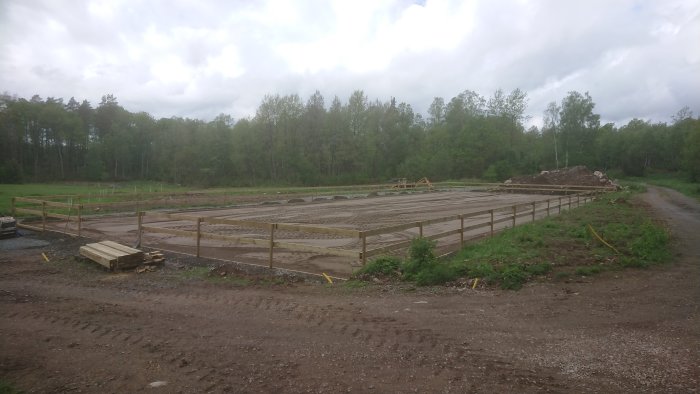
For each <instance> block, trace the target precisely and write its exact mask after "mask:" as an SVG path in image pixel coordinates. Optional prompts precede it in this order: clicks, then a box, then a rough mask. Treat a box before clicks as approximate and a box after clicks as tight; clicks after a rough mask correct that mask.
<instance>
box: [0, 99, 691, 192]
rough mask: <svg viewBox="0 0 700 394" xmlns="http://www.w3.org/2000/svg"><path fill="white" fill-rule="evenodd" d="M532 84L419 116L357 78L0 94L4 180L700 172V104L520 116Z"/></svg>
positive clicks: (279, 180)
mask: <svg viewBox="0 0 700 394" xmlns="http://www.w3.org/2000/svg"><path fill="white" fill-rule="evenodd" d="M527 102H528V99H527V93H526V92H523V91H521V90H519V89H516V90H513V91H511V92H504V91H503V90H500V89H499V90H497V91H496V92H494V93H493V94H492V95H491V96H490V97H485V96H482V95H480V94H479V93H477V92H474V91H470V90H465V91H464V92H462V93H460V94H459V95H457V96H456V97H453V98H451V99H450V100H449V101H446V100H445V99H443V98H439V97H436V98H435V99H434V100H433V102H432V104H431V105H430V107H429V108H428V109H427V116H426V117H425V118H424V117H423V116H422V115H421V114H420V113H416V112H414V110H413V108H411V106H410V105H408V104H406V103H404V102H397V100H396V99H395V98H392V99H391V100H389V101H388V102H382V101H379V100H374V101H372V100H370V99H369V98H368V97H367V96H366V94H365V93H364V92H363V91H361V90H357V91H355V92H353V93H352V94H351V95H350V97H349V98H348V99H347V101H343V100H341V99H340V98H339V97H337V96H336V97H333V99H332V100H330V102H328V101H327V100H326V98H325V97H324V96H323V95H322V94H321V93H320V92H318V91H316V92H315V93H314V94H313V95H311V96H310V97H309V98H308V99H306V101H304V100H303V99H302V98H301V97H300V96H299V95H296V94H292V95H268V96H265V98H264V99H263V100H262V102H261V103H260V105H259V107H258V108H257V111H256V113H255V115H254V116H251V117H249V118H244V119H237V120H234V119H233V118H232V117H231V116H229V115H225V114H221V115H219V116H217V117H216V118H215V119H214V120H212V121H210V122H205V121H202V120H197V119H188V118H184V119H183V118H178V117H172V118H162V119H155V118H154V117H153V116H151V115H150V114H148V113H146V112H136V113H132V112H129V111H127V110H126V109H124V108H123V107H122V106H121V105H119V102H118V101H117V98H116V97H114V96H113V95H105V96H103V97H102V100H101V101H100V103H99V104H98V105H97V107H93V105H92V104H91V103H89V102H88V101H86V100H83V101H82V102H79V101H77V100H76V99H75V98H72V97H71V98H70V99H69V100H68V101H67V102H65V101H64V100H63V99H61V98H53V97H48V98H46V99H42V98H41V97H39V96H37V95H35V96H34V97H32V98H31V99H28V100H27V99H25V98H18V97H16V96H12V95H10V94H7V93H5V94H3V95H2V96H0V155H1V156H0V157H1V159H0V183H21V182H45V181H60V180H71V181H80V180H84V181H120V180H156V181H164V182H172V183H176V184H182V185H192V186H214V185H222V186H223V185H225V186H255V185H273V184H274V185H306V186H313V185H333V184H360V183H368V182H387V181H389V180H390V179H392V178H395V177H406V178H409V179H418V178H421V177H424V176H427V177H428V178H430V179H431V180H436V181H439V180H447V179H466V178H478V179H483V180H488V181H501V180H504V179H507V178H509V177H511V176H513V175H517V174H525V173H528V174H529V173H535V172H538V171H540V170H544V169H553V168H560V167H565V166H573V165H579V164H582V165H587V166H589V167H590V168H594V169H602V170H605V171H611V170H614V171H619V172H620V173H622V174H624V175H628V176H643V175H644V174H646V173H648V172H650V171H660V172H678V173H683V174H684V175H686V176H688V177H689V179H690V180H693V181H697V180H699V179H700V118H694V117H693V114H692V112H691V111H689V109H688V108H687V107H686V108H683V109H681V110H680V111H678V113H677V114H676V115H675V116H673V122H672V123H671V124H667V123H654V122H652V121H649V120H640V119H633V120H631V121H629V122H628V123H627V124H625V125H623V126H620V127H617V126H616V125H614V124H610V123H609V124H601V122H600V115H599V114H597V113H596V106H595V103H594V101H593V98H592V97H591V96H590V95H589V94H588V93H583V94H582V93H580V92H576V91H572V92H569V93H568V94H567V95H566V96H565V97H564V98H562V100H561V101H560V102H552V103H550V104H549V106H548V107H547V109H546V111H545V113H544V114H543V116H544V124H543V126H542V127H541V129H540V128H537V127H530V128H529V129H526V127H525V126H524V124H525V123H526V121H527V117H526V112H525V111H526V109H527Z"/></svg>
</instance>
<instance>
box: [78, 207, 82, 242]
mask: <svg viewBox="0 0 700 394" xmlns="http://www.w3.org/2000/svg"><path fill="white" fill-rule="evenodd" d="M82 210H83V206H82V205H80V200H78V237H80V232H81V231H82V229H83V217H82V216H81V212H82Z"/></svg>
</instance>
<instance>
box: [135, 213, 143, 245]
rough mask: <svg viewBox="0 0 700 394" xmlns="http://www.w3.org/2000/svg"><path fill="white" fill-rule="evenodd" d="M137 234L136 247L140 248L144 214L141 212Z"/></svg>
mask: <svg viewBox="0 0 700 394" xmlns="http://www.w3.org/2000/svg"><path fill="white" fill-rule="evenodd" d="M136 233H137V235H136V236H137V237H138V238H137V239H136V247H137V248H140V247H141V234H142V233H143V212H139V215H138V229H137V230H136Z"/></svg>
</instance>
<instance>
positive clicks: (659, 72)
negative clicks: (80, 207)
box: [0, 0, 700, 122]
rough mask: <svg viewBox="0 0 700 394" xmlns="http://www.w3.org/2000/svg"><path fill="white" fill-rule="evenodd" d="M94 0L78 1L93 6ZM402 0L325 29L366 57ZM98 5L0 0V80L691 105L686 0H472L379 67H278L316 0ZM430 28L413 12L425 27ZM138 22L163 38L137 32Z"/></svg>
mask: <svg viewBox="0 0 700 394" xmlns="http://www.w3.org/2000/svg"><path fill="white" fill-rule="evenodd" d="M100 3H101V2H95V3H94V4H93V7H97V9H98V10H99V9H100V6H99V4H100ZM412 3H413V2H408V1H407V2H402V1H399V2H396V3H391V4H390V5H386V6H384V5H382V7H383V8H381V10H380V11H378V14H376V15H372V16H370V17H369V18H368V19H367V20H357V21H352V22H353V23H352V24H351V25H350V26H351V27H352V28H351V31H349V32H340V33H349V35H348V37H351V39H352V40H353V41H351V43H360V46H359V48H360V49H359V52H358V53H356V54H354V53H353V55H354V56H359V57H363V56H364V57H366V58H367V59H368V60H371V58H370V56H376V54H375V55H369V54H368V53H366V52H363V50H364V46H367V47H369V46H371V45H372V44H374V43H376V42H378V41H380V39H381V38H382V37H379V36H375V34H378V32H384V31H387V29H390V28H391V25H390V24H391V23H393V22H395V21H396V20H397V18H400V17H401V15H402V12H403V11H404V10H405V9H406V7H408V6H410V5H411V4H412ZM95 4H96V5H97V6H95ZM106 4H107V6H106V7H105V8H104V10H109V8H110V6H109V4H113V6H112V9H111V14H110V13H109V12H106V13H105V15H103V16H102V17H98V16H94V15H92V14H91V12H90V7H91V3H90V2H73V1H68V0H66V1H60V0H59V1H49V0H46V1H20V0H9V1H5V2H2V3H0V86H1V87H2V89H3V90H8V91H9V92H11V93H17V94H19V95H20V96H24V97H31V95H33V94H35V93H36V94H40V95H41V96H44V97H45V96H56V97H64V98H68V97H71V96H75V97H76V98H79V99H82V98H86V99H88V100H90V101H91V102H92V103H93V105H96V104H97V103H98V102H99V98H100V97H101V96H102V95H103V94H107V93H113V94H115V95H116V96H117V98H118V99H119V101H120V103H122V105H124V106H125V107H127V108H128V109H129V110H132V111H142V110H143V111H147V112H149V113H151V114H152V115H154V116H156V117H170V116H182V117H195V118H203V119H206V120H208V119H212V118H213V117H214V116H216V115H218V114H219V113H222V112H223V113H229V114H232V115H233V116H234V117H236V118H242V117H246V116H253V115H254V112H255V108H256V107H257V105H258V104H259V103H260V101H261V100H262V98H263V96H264V95H265V94H276V93H279V94H290V93H298V94H300V95H301V96H302V98H303V99H304V100H305V99H306V98H307V97H308V96H309V95H310V94H312V93H313V92H314V91H315V90H317V89H318V90H319V91H321V93H323V94H324V95H325V96H326V103H327V104H329V103H330V101H331V99H332V97H333V96H335V95H337V96H339V97H340V98H341V99H342V100H346V99H347V97H348V96H349V95H350V93H351V92H352V91H353V90H355V89H362V90H364V91H365V92H366V94H367V95H368V96H369V97H370V98H372V99H374V98H379V99H380V100H382V101H385V100H388V99H389V98H390V97H392V96H393V97H396V98H397V99H398V100H400V101H405V102H407V103H409V104H411V105H412V106H413V108H414V111H416V112H419V113H425V111H426V110H427V107H428V105H429V104H430V102H431V101H432V99H433V97H435V96H440V97H443V98H445V99H446V100H449V99H450V98H451V97H453V96H455V95H457V94H458V93H459V92H461V91H463V90H465V89H470V90H475V91H477V92H479V93H480V94H482V95H484V96H489V95H491V94H492V93H493V92H494V91H495V90H496V89H498V88H503V89H504V90H512V89H515V88H521V89H523V90H525V91H527V92H528V93H529V97H530V105H529V107H528V112H529V113H530V114H531V115H533V119H537V118H538V117H539V116H540V115H541V114H542V111H543V110H544V108H545V107H546V105H547V103H548V102H550V101H560V100H561V99H562V98H563V97H564V95H565V94H566V92H568V91H571V90H579V91H582V92H583V91H589V92H590V93H591V95H592V97H593V99H594V101H595V102H596V104H597V107H596V109H597V110H598V111H599V113H601V116H602V118H603V120H604V121H613V122H625V121H627V120H629V119H631V118H633V117H638V118H643V119H651V120H658V121H667V120H669V119H670V115H672V114H673V113H675V112H676V111H677V110H678V109H679V108H681V107H682V106H685V105H689V106H691V109H692V110H693V111H694V112H695V113H696V114H698V113H700V107H698V106H699V105H700V73H698V72H697V70H699V69H700V64H698V62H700V60H699V59H700V47H698V46H697V44H696V41H697V36H698V33H699V32H700V6H699V5H698V4H697V2H695V1H692V0H687V1H683V0H669V1H664V2H657V1H625V0H622V1H615V2H609V1H588V2H572V1H510V2H506V1H497V2H493V1H480V2H478V3H477V6H476V7H475V9H474V13H475V14H474V16H473V21H474V25H473V28H472V29H471V30H470V31H469V32H468V33H467V34H466V35H464V36H463V37H461V39H460V40H459V42H458V44H457V45H456V46H455V47H454V48H451V49H449V50H446V49H440V48H438V47H437V46H436V47H435V48H427V49H424V50H420V51H410V50H407V51H400V52H398V53H397V54H396V55H395V56H394V57H393V58H391V59H390V62H389V65H388V66H387V67H386V68H383V69H380V70H372V71H364V72H351V71H349V68H348V67H347V65H346V64H344V63H343V62H342V61H341V60H342V59H343V58H342V56H343V55H345V53H343V52H342V51H338V52H333V53H330V52H329V53H313V52H311V53H309V55H310V56H318V57H319V58H320V59H323V60H329V62H328V64H330V66H329V67H325V68H322V69H320V70H319V71H313V72H310V71H306V72H299V73H298V72H295V71H294V70H292V69H291V68H290V66H289V65H290V63H292V62H291V61H292V60H293V61H301V62H302V63H303V61H304V60H305V59H303V58H300V59H290V58H289V55H288V54H287V55H283V52H282V51H280V48H281V45H289V44H305V43H307V42H309V40H320V39H323V38H325V37H333V36H332V34H335V33H338V32H337V31H336V27H337V26H339V24H340V23H341V21H340V20H339V19H338V18H342V15H338V13H337V12H336V11H335V8H334V6H333V4H332V3H331V2H328V1H318V2H315V1H303V2H302V1H300V2H297V3H294V4H293V5H292V6H291V7H289V8H288V9H283V8H280V7H281V5H280V4H282V3H275V2H272V3H270V4H271V5H266V4H265V3H258V2H255V3H252V2H251V3H248V2H244V3H239V2H229V1H221V2H192V1H186V0H177V1H120V2H116V3H106ZM425 5H426V7H427V6H430V1H428V2H427V3H426V4H425ZM357 6H358V7H361V6H362V5H360V4H358V5H357ZM465 23H467V21H465ZM431 28H434V26H428V25H423V24H421V25H419V26H415V29H417V31H419V32H421V33H425V34H429V33H430V29H431ZM152 32H156V33H158V34H160V35H162V37H163V38H164V39H165V40H166V41H167V44H159V43H158V42H156V43H153V44H150V43H148V42H146V41H147V37H148V34H151V33H152ZM448 38H450V37H444V39H448ZM396 40H397V42H393V43H389V44H390V45H391V44H393V45H396V48H403V47H406V48H409V49H410V48H411V43H410V42H409V41H406V40H408V38H405V37H402V36H397V37H396ZM342 45H345V43H341V42H339V43H338V46H342ZM227 46H231V48H235V54H236V56H237V58H238V64H231V65H230V67H232V68H235V67H240V69H241V70H242V72H243V73H242V74H241V75H240V76H238V77H236V78H226V77H225V76H224V75H221V74H218V73H216V72H214V73H212V72H206V71H205V70H206V67H207V64H208V62H209V61H210V60H211V59H214V58H216V57H217V56H220V55H221V54H222V51H223V50H224V48H225V47H227ZM321 48H323V47H321ZM333 49H335V48H333ZM340 49H346V48H344V47H340ZM386 49H387V50H390V49H392V48H386ZM347 50H348V51H352V50H353V48H347ZM367 50H369V49H367ZM379 55H383V52H382V51H380V52H379ZM337 56H341V57H337ZM336 57H337V58H336ZM170 59H175V61H179V62H181V63H182V65H183V67H187V68H188V69H189V70H190V71H191V72H192V75H191V76H190V77H189V78H179V79H178V78H175V80H168V78H165V77H166V75H157V73H156V74H154V69H153V67H154V66H155V65H156V64H157V63H158V62H169V61H171V60H170ZM224 66H228V65H227V64H224ZM175 67H176V65H175V64H169V67H168V70H175V69H176V68H175ZM166 71H167V70H166ZM161 77H162V78H161Z"/></svg>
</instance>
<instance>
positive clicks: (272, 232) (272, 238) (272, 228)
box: [270, 223, 277, 268]
mask: <svg viewBox="0 0 700 394" xmlns="http://www.w3.org/2000/svg"><path fill="white" fill-rule="evenodd" d="M275 227H277V225H276V224H275V223H270V268H272V257H273V252H272V250H273V249H274V247H275Z"/></svg>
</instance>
